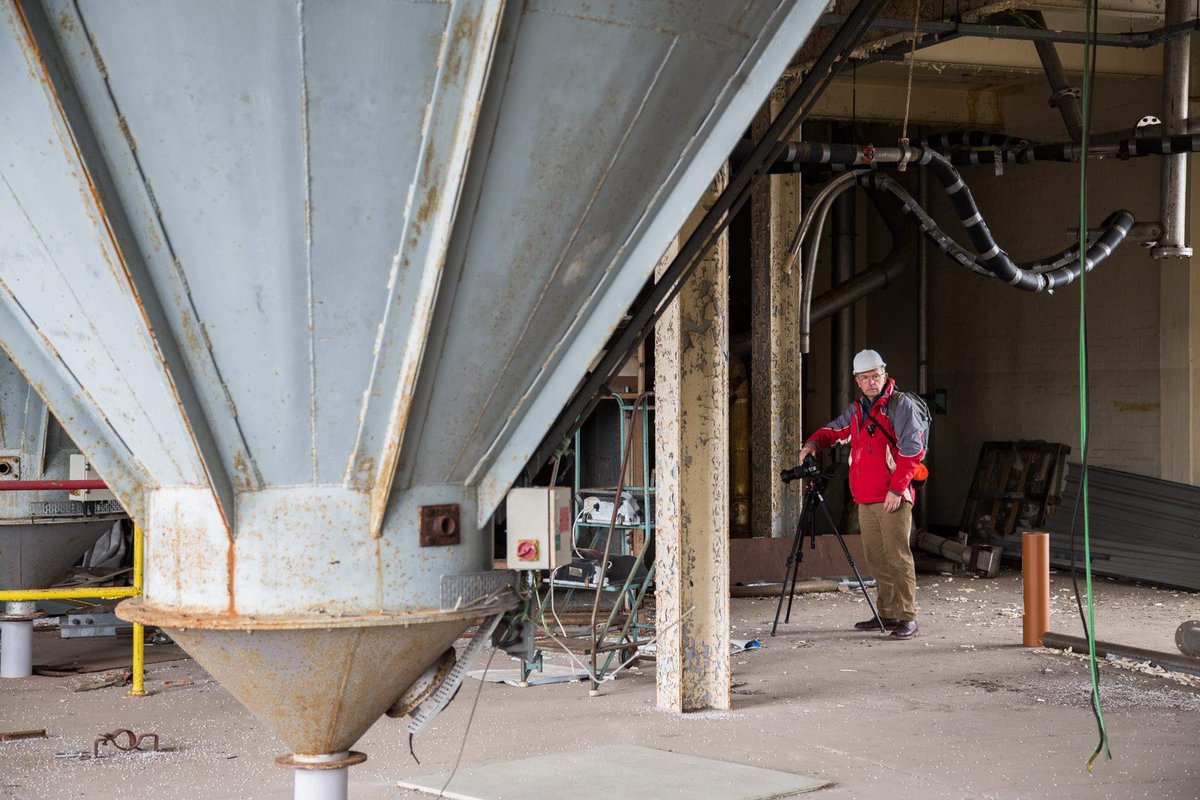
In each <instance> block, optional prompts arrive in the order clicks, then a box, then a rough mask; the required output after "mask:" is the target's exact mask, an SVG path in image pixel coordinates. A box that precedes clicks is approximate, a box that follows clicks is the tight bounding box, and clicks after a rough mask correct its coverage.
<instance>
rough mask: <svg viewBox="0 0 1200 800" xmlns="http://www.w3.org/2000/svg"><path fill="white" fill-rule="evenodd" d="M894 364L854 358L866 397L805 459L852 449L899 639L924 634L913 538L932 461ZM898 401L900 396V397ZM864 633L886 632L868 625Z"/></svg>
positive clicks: (857, 489) (865, 524)
mask: <svg viewBox="0 0 1200 800" xmlns="http://www.w3.org/2000/svg"><path fill="white" fill-rule="evenodd" d="M886 367H887V364H885V363H884V362H883V359H882V358H881V357H880V355H879V353H877V352H875V351H874V350H863V351H862V352H860V353H859V354H858V355H856V356H855V357H854V380H855V381H856V382H857V383H858V388H859V389H861V390H862V397H860V398H859V399H858V400H855V401H854V403H853V404H852V405H851V406H850V407H849V408H847V409H846V411H845V412H844V413H843V414H842V415H841V416H840V417H838V418H837V419H835V420H833V421H832V422H830V423H829V424H828V425H826V426H825V427H824V428H821V429H820V430H818V431H817V432H816V433H814V434H813V435H812V436H810V437H809V438H808V441H806V442H805V443H804V447H803V448H802V449H801V451H800V458H801V459H804V458H805V457H807V456H809V455H812V454H814V453H816V452H818V451H819V450H823V449H825V448H826V447H832V446H834V445H839V444H845V443H846V442H849V443H850V493H851V494H852V495H853V496H854V501H855V502H856V503H858V525H859V529H860V532H861V533H862V543H863V550H864V551H865V552H866V555H867V568H868V569H869V570H870V572H871V575H873V576H874V578H875V587H876V594H877V595H878V604H879V616H880V618H882V620H883V627H884V629H886V630H890V631H891V632H892V636H893V637H895V638H896V639H911V638H912V637H914V636H916V635H917V607H916V593H917V576H916V571H915V570H914V569H913V557H912V550H910V549H909V544H908V537H909V531H910V529H911V528H912V506H913V502H914V501H915V500H916V494H915V492H914V490H913V487H912V485H911V482H912V478H913V474H914V473H915V472H916V471H917V468H918V466H919V465H920V464H921V459H922V458H924V456H925V440H926V436H927V433H928V424H927V423H926V421H925V418H924V417H923V416H922V415H921V414H920V413H919V410H918V408H917V406H916V403H915V402H914V401H913V400H912V399H911V398H910V397H909V396H908V395H906V394H904V393H902V392H897V391H896V382H895V381H894V380H892V379H890V378H888V375H887V371H886ZM893 395H895V397H893ZM854 627H855V628H856V629H858V630H860V631H878V630H879V623H878V622H877V621H876V620H875V619H873V618H872V619H868V620H864V621H862V622H859V623H857V624H855V626H854Z"/></svg>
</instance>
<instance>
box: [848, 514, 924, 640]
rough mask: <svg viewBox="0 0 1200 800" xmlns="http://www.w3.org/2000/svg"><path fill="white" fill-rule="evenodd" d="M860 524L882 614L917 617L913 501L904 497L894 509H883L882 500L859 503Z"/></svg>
mask: <svg viewBox="0 0 1200 800" xmlns="http://www.w3.org/2000/svg"><path fill="white" fill-rule="evenodd" d="M858 527H859V532H860V533H861V534H862V544H863V550H864V551H865V552H866V555H867V569H868V570H869V571H870V573H871V576H872V577H873V578H875V590H876V595H877V598H878V599H877V601H876V602H877V603H878V604H879V616H881V617H891V618H893V619H916V618H917V601H916V597H917V573H916V570H915V569H914V568H913V557H912V550H910V549H909V546H908V535H909V530H910V529H911V528H912V504H911V503H909V502H908V501H907V500H901V501H900V508H898V509H896V510H895V511H892V512H888V511H884V510H883V503H870V504H860V505H859V507H858Z"/></svg>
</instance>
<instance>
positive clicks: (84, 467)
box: [67, 453, 117, 503]
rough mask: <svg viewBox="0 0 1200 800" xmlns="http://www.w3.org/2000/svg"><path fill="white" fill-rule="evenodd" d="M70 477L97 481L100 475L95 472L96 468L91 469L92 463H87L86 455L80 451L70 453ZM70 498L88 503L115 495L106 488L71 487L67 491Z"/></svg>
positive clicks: (108, 498) (114, 498)
mask: <svg viewBox="0 0 1200 800" xmlns="http://www.w3.org/2000/svg"><path fill="white" fill-rule="evenodd" d="M70 478H71V480H73V481H97V480H100V476H99V475H97V474H96V470H94V469H92V465H91V464H89V463H88V460H87V456H85V455H83V454H82V453H72V454H71V472H70ZM67 494H68V495H70V497H71V499H72V500H84V501H87V502H89V503H98V502H100V501H102V500H116V499H117V498H116V496H115V495H114V494H113V493H112V492H110V491H108V490H107V489H72V490H70V491H69V492H68V493H67Z"/></svg>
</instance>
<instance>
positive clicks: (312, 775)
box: [292, 753, 350, 800]
mask: <svg viewBox="0 0 1200 800" xmlns="http://www.w3.org/2000/svg"><path fill="white" fill-rule="evenodd" d="M349 756H350V754H349V753H333V754H331V755H324V756H300V755H293V756H292V758H293V760H294V761H295V762H296V763H297V764H326V763H329V762H330V761H341V760H342V759H344V758H348V757H349ZM295 773H296V793H295V795H294V797H295V800H346V795H347V791H348V789H349V785H350V769H349V767H341V768H340V769H304V768H303V767H300V768H299V769H296V770H295Z"/></svg>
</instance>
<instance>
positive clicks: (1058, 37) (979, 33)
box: [817, 0, 1200, 66]
mask: <svg viewBox="0 0 1200 800" xmlns="http://www.w3.org/2000/svg"><path fill="white" fill-rule="evenodd" d="M1168 4H1169V0H1168ZM1167 14H1168V16H1167V20H1166V24H1164V25H1163V27H1161V28H1156V29H1154V30H1151V31H1135V32H1133V33H1095V32H1093V33H1088V32H1086V31H1058V30H1047V29H1045V28H1030V27H1026V26H1024V25H997V24H989V23H977V22H955V21H953V20H949V21H948V20H936V19H925V20H921V21H920V22H918V23H917V26H916V30H917V33H920V34H927V35H928V37H927V38H928V39H929V40H930V41H928V42H926V41H925V39H924V38H923V39H921V40H920V41H918V44H917V49H918V50H920V49H923V47H928V46H930V45H933V44H938V43H942V42H945V41H946V40H947V39H956V38H958V37H960V36H968V37H976V38H982V39H1007V40H1011V41H1019V42H1057V43H1059V44H1080V45H1081V44H1083V43H1084V42H1088V43H1091V44H1095V45H1098V46H1100V47H1133V48H1138V49H1142V48H1147V47H1153V46H1155V45H1157V44H1159V43H1160V42H1166V41H1172V40H1175V39H1179V38H1180V37H1183V36H1187V35H1188V34H1190V33H1191V32H1193V31H1195V30H1197V29H1200V24H1198V21H1197V20H1190V19H1186V18H1185V19H1184V20H1182V21H1179V22H1175V23H1172V22H1171V20H1170V12H1169V11H1168V12H1167ZM845 19H846V16H845V15H844V14H822V15H821V18H820V20H818V22H817V25H818V27H831V26H834V25H838V24H840V23H842V22H844V21H845ZM871 29H872V30H877V31H878V30H884V31H896V32H902V33H912V31H913V20H912V18H911V17H910V18H909V19H899V18H889V17H880V18H879V19H876V20H875V21H874V22H872V23H871ZM911 49H912V43H911V42H902V43H899V44H897V45H894V46H893V47H890V48H887V50H880V51H877V52H874V53H869V54H867V55H866V57H865V59H864V60H860V61H859V65H860V66H861V65H862V64H863V63H864V62H870V61H875V60H879V59H880V58H881V57H882V58H883V59H888V58H889V57H891V56H893V55H895V56H897V57H903V56H906V55H907V54H908V53H909V52H910V50H911Z"/></svg>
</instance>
